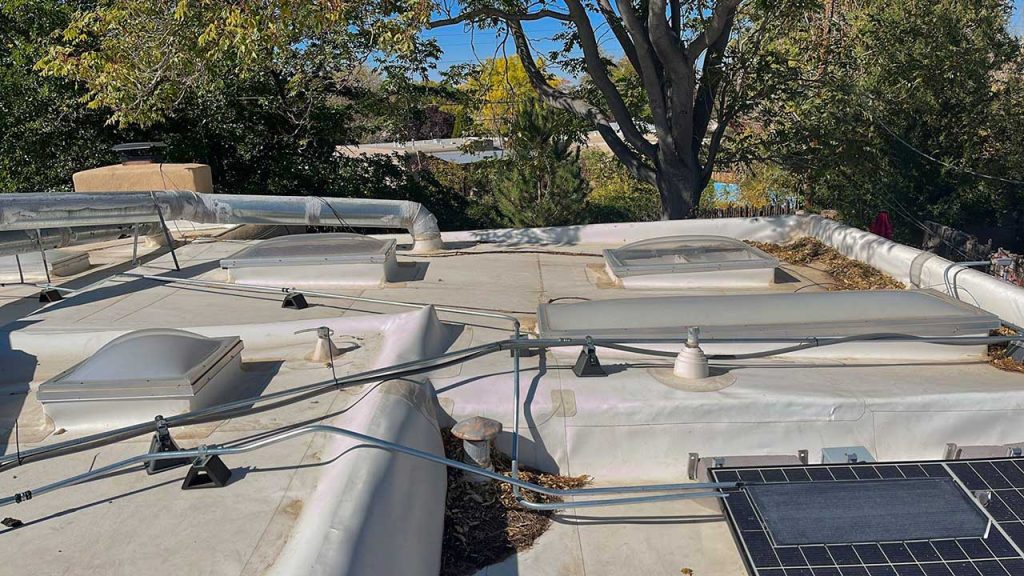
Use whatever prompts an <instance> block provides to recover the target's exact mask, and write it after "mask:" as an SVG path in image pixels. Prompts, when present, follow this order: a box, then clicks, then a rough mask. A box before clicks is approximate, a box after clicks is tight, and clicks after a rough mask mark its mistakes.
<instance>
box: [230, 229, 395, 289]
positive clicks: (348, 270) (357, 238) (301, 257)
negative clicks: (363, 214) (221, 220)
mask: <svg viewBox="0 0 1024 576" xmlns="http://www.w3.org/2000/svg"><path fill="white" fill-rule="evenodd" d="M220 266H221V268H224V269H226V270H227V271H228V277H229V279H230V280H231V281H232V282H235V283H237V284H250V285H273V286H288V287H292V288H305V289H310V290H314V289H330V288H372V287H378V286H381V285H383V284H384V283H386V282H388V281H389V280H390V279H391V277H392V276H393V275H394V271H395V269H396V268H397V261H396V259H395V241H394V240H391V239H389V240H380V239H378V238H372V237H370V236H363V235H361V234H344V233H342V234H297V235H293V236H281V237H279V238H273V239H270V240H263V241H261V242H258V243H256V244H253V245H251V246H249V247H247V248H244V249H242V250H241V251H239V252H237V253H236V254H234V255H232V256H230V257H228V258H225V259H223V260H221V261H220Z"/></svg>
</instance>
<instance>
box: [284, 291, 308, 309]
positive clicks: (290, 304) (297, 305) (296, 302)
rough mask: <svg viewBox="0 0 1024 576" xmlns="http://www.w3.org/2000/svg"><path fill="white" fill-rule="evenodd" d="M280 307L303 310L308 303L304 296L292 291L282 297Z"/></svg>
mask: <svg viewBox="0 0 1024 576" xmlns="http://www.w3.org/2000/svg"><path fill="white" fill-rule="evenodd" d="M281 308H291V309H293V310H305V309H306V308H309V303H308V302H306V297H305V296H303V295H302V294H301V293H299V292H292V293H291V294H288V295H287V296H285V297H284V300H282V301H281Z"/></svg>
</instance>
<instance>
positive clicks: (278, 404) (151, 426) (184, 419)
mask: <svg viewBox="0 0 1024 576" xmlns="http://www.w3.org/2000/svg"><path fill="white" fill-rule="evenodd" d="M871 340H876V341H877V340H890V341H897V342H901V341H910V342H931V343H940V344H948V345H979V344H995V343H1005V342H1010V341H1024V336H979V337H929V336H909V335H904V334H893V333H878V334H864V335H854V336H846V337H842V338H830V339H826V338H808V339H804V341H803V342H802V343H799V344H796V345H793V346H786V347H782V348H775V349H772V350H764V351H759V352H750V353H745V354H711V355H708V359H709V360H744V359H752V358H766V357H770V356H776V355H780V354H786V353H789V352H795V351H799V350H804V349H807V348H815V347H824V346H831V345H835V344H842V343H847V342H855V341H871ZM622 341H639V342H658V343H682V342H684V341H685V339H680V338H675V339H669V338H663V339H656V338H652V339H616V340H602V339H582V338H579V339H572V338H562V339H554V340H519V339H511V340H499V341H494V342H490V343H487V344H482V345H479V346H474V347H472V348H465V349H462V350H457V351H453V352H446V353H444V354H440V355H437V356H433V357H431V358H426V359H422V360H415V361H411V362H405V363H401V364H397V365H394V366H388V367H385V368H379V369H375V370H370V371H367V372H361V373H358V374H353V375H350V376H346V377H342V378H338V379H337V382H335V381H334V380H325V381H322V382H315V383H312V384H307V385H305V386H299V387H296V388H290V389H288V390H282V391H279V392H274V393H271V394H267V395H265V396H258V397H252V398H245V399H242V400H237V401H234V402H229V403H226V404H220V405H217V406H211V407H209V408H205V409H203V410H197V411H193V412H186V413H184V414H179V415H176V416H170V417H168V418H166V419H165V423H166V425H167V427H168V428H175V427H180V426H189V425H195V424H204V423H208V422H213V421H217V420H225V419H229V418H236V417H241V416H249V415H253V414H259V413H262V412H268V411H271V410H275V409H277V408H282V407H285V406H289V405H291V404H295V403H298V402H302V401H304V400H308V399H311V398H315V397H317V396H320V395H322V394H326V393H328V392H331V391H335V390H338V389H340V388H341V387H343V386H347V385H348V386H355V385H359V384H366V383H370V382H376V381H379V380H392V379H396V378H404V377H407V376H415V375H418V374H423V373H426V372H432V371H434V370H438V369H441V368H445V367H448V366H453V365H456V364H461V363H464V362H468V361H470V360H474V359H476V358H481V357H484V356H487V355H490V354H493V353H495V352H500V351H503V350H523V349H541V348H561V347H573V346H583V345H586V344H587V343H588V342H591V343H593V344H594V345H596V346H600V347H603V348H611V349H615V350H620V351H624V352H632V353H638V354H644V355H650V356H661V357H675V356H676V353H675V352H670V351H665V350H652V349H646V348H638V347H633V346H627V345H624V344H620V343H619V342H622ZM737 341H739V342H746V343H752V342H765V343H767V342H772V341H773V340H770V339H767V340H757V339H732V340H731V342H737ZM774 341H775V342H777V341H778V340H774ZM703 342H704V343H706V344H707V343H725V342H730V340H725V341H723V340H717V341H716V340H714V339H710V340H704V341H703ZM270 400H275V401H274V402H270V403H267V404H263V405H260V406H254V405H255V404H262V403H264V402H267V401H270ZM155 431H156V422H141V423H138V424H133V425H130V426H126V427H123V428H118V429H115V430H110V431H105V432H100V433H97V434H92V435H90V436H84V437H82V438H78V439H75V440H68V441H66V442H61V443H58V444H52V445H48V446H42V447H39V448H35V449H33V450H28V451H24V452H21V453H20V455H19V456H17V457H15V456H10V455H8V456H2V457H0V472H4V471H6V470H8V469H11V468H15V467H17V466H21V465H23V464H26V463H30V462H36V461H42V460H48V459H51V458H56V457H59V456H64V455H68V454H74V453H78V452H83V451H86V450H91V449H94V448H100V447H103V446H107V445H110V444H114V443H117V442H121V441H124V440H129V439H132V438H136V437H139V436H142V435H144V434H147V433H151V432H155Z"/></svg>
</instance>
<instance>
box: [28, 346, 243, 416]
mask: <svg viewBox="0 0 1024 576" xmlns="http://www.w3.org/2000/svg"><path fill="white" fill-rule="evenodd" d="M242 347H243V345H242V341H241V340H240V339H239V338H238V337H237V336H230V337H223V338H207V337H205V336H200V335H199V334H194V333H192V332H186V331H184V330H173V329H162V328H154V329H147V330H138V331H135V332H129V333H127V334H124V335H121V336H119V337H117V338H115V339H114V340H111V341H110V342H108V343H107V344H105V345H104V346H103V347H102V348H100V349H99V350H97V351H96V352H95V353H94V354H93V355H92V356H90V357H89V358H87V359H85V360H83V361H82V362H79V363H78V364H77V365H75V366H73V367H72V368H70V369H68V370H66V371H64V372H62V373H61V374H59V375H57V376H56V377H54V378H52V379H50V380H49V381H47V382H44V383H42V384H40V385H39V391H38V398H39V401H40V402H41V403H42V404H43V406H44V408H45V410H46V412H47V414H48V415H49V416H50V418H51V419H53V420H54V422H55V424H57V425H58V426H62V427H64V428H69V429H71V428H78V427H90V428H93V427H99V428H102V427H110V426H114V425H118V424H123V423H126V422H128V423H132V422H140V421H143V420H147V419H152V418H153V417H154V416H155V415H157V414H162V415H165V416H167V415H170V414H178V413H182V412H185V411H188V410H195V409H198V408H202V407H205V406H209V405H212V404H214V403H217V401H219V400H220V399H222V398H224V397H226V396H229V395H230V394H231V390H230V389H231V388H232V387H233V386H234V385H235V384H237V383H238V382H240V381H241V351H242Z"/></svg>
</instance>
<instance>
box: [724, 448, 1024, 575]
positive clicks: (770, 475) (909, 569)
mask: <svg viewBox="0 0 1024 576" xmlns="http://www.w3.org/2000/svg"><path fill="white" fill-rule="evenodd" d="M709 472H710V473H711V477H712V479H713V480H714V481H717V482H737V481H739V482H746V484H744V485H741V486H740V487H738V488H730V489H725V490H723V492H726V493H728V495H729V497H728V498H725V499H724V500H723V502H724V506H725V511H726V516H727V518H728V521H729V524H730V527H731V529H732V531H733V534H734V535H735V537H736V540H737V542H738V544H739V546H740V549H741V552H742V553H743V555H744V560H745V562H746V564H747V568H748V570H749V572H750V573H751V574H752V575H754V576H1024V554H1022V553H1021V551H1022V549H1024V459H1021V458H1002V459H984V460H959V461H950V462H884V463H865V464H823V465H814V466H771V467H749V468H714V469H711V470H709ZM928 479H931V480H932V481H933V483H931V484H927V483H926V484H924V486H928V487H929V488H930V489H931V490H932V491H931V495H930V496H927V497H926V498H927V500H928V502H929V504H927V505H928V506H930V507H931V511H932V512H934V510H935V507H936V506H938V507H939V508H941V507H942V506H941V505H940V504H943V503H938V504H936V501H937V500H938V499H940V498H946V499H947V500H946V501H945V503H944V504H943V505H946V506H949V505H951V504H952V500H950V499H949V496H950V495H949V494H946V492H947V490H946V489H945V488H949V487H950V486H951V483H952V482H956V484H955V488H956V490H959V491H960V492H959V493H958V494H954V495H953V496H955V497H960V498H961V499H964V498H966V499H969V501H968V504H970V505H972V506H974V507H975V509H974V510H973V511H972V512H971V513H972V514H976V513H979V512H980V513H981V514H983V515H984V518H985V519H986V520H991V523H988V525H987V526H986V529H985V530H983V531H982V532H981V534H980V535H977V536H976V535H972V534H974V533H976V530H977V526H974V525H969V524H971V521H969V520H966V521H964V522H963V523H960V524H962V525H959V524H958V523H957V522H953V525H954V527H955V530H962V532H959V533H957V534H956V535H955V537H951V536H954V535H953V534H951V533H948V529H949V526H948V525H947V526H945V527H942V530H946V531H947V532H945V533H944V535H945V536H946V537H939V538H934V537H933V538H930V539H926V538H923V537H921V534H922V533H921V532H920V529H921V526H916V527H915V526H912V525H913V523H914V521H915V519H914V517H913V515H914V513H913V510H911V509H912V508H914V507H918V508H920V507H922V506H924V505H925V504H924V503H923V502H924V500H918V501H916V502H915V501H914V499H913V497H911V496H908V494H910V493H911V492H912V491H911V490H907V489H906V488H907V487H909V486H911V485H916V486H921V485H922V484H921V481H922V480H928ZM898 482H907V485H905V486H898V485H897V483H898ZM783 483H785V484H802V485H803V486H795V487H793V488H792V489H791V490H786V489H784V490H777V489H771V488H767V489H766V487H768V486H771V485H773V484H783ZM815 483H831V484H833V485H834V486H828V487H825V488H827V489H824V490H815V489H812V488H813V486H811V485H812V484H815ZM851 484H861V485H862V486H866V487H867V488H865V489H867V490H871V489H879V487H882V488H881V489H883V490H892V492H891V493H892V494H893V495H894V498H893V499H891V501H892V506H893V507H894V508H900V507H903V508H904V509H908V510H910V511H909V512H908V515H907V517H906V518H905V520H906V521H907V522H909V523H910V524H909V525H911V527H910V528H908V532H906V533H902V535H901V536H899V537H897V536H896V535H895V534H893V533H892V530H889V529H888V528H889V527H882V528H885V529H881V530H876V529H871V530H867V529H858V528H854V529H846V530H845V532H846V535H843V536H842V537H841V539H842V540H844V541H843V542H837V541H836V540H837V537H836V535H837V534H843V533H844V528H846V527H844V526H838V527H837V526H835V525H829V524H828V523H829V522H839V523H846V524H848V525H849V524H850V523H851V519H850V518H847V517H844V514H846V516H848V515H849V514H848V511H849V510H851V509H852V510H857V509H858V506H860V505H861V503H859V502H858V501H856V499H857V498H856V494H855V493H847V487H848V486H849V485H851ZM901 488H903V489H904V490H902V491H901V490H900V489H901ZM759 491H760V492H761V494H758V492H759ZM978 491H985V492H987V493H990V495H991V497H990V500H989V501H988V503H987V504H986V505H984V506H983V507H982V505H981V504H978V503H976V502H977V499H976V498H975V493H976V492H978ZM764 493H769V494H771V495H772V496H778V495H779V494H787V493H790V494H791V495H801V494H803V493H806V494H811V495H814V496H815V497H817V496H820V495H822V494H846V496H847V497H846V498H843V499H840V500H837V501H835V502H834V506H835V510H837V511H838V512H843V513H837V514H835V515H829V514H827V513H825V514H820V515H818V516H817V517H816V518H813V519H812V521H813V522H821V523H822V526H821V530H820V532H821V535H822V536H821V537H820V539H819V540H820V541H818V542H813V541H812V540H813V539H814V538H813V537H807V536H806V533H805V532H806V526H804V527H801V530H803V531H804V532H802V534H803V536H801V538H800V539H799V542H800V543H799V544H782V542H783V541H790V542H792V541H793V540H792V537H793V532H792V530H790V529H789V527H788V526H787V527H784V526H782V525H780V522H795V521H797V520H794V518H795V517H794V515H793V514H792V513H791V512H792V510H790V513H789V514H784V513H780V512H779V510H780V508H779V507H778V504H779V501H778V500H776V501H773V502H772V503H771V504H768V505H766V504H765V502H766V499H765V497H764ZM850 494H853V498H854V501H849V496H850ZM899 494H902V496H898V497H896V496H895V495H899ZM794 502H795V501H794ZM822 502H826V501H822ZM761 506H763V507H764V509H762V507H761ZM773 506H774V508H773ZM908 506H909V507H910V508H908ZM949 510H950V511H949V512H948V513H950V514H956V513H965V512H966V511H965V510H963V509H961V508H959V507H958V506H956V505H953V506H952V508H949ZM864 513H865V515H866V516H871V515H872V514H875V515H876V516H875V517H876V518H885V515H884V514H881V515H878V513H879V511H878V510H877V509H875V510H865V512H864ZM766 515H768V517H767V518H766ZM921 517H922V518H927V517H928V516H927V514H924V515H922V516H921ZM932 517H933V518H934V516H932ZM965 518H970V515H968V516H965ZM885 521H889V520H885ZM932 528H933V529H939V527H932ZM915 530H917V532H916V534H917V537H912V536H908V534H910V533H913V532H914V531H915ZM870 533H874V534H875V535H878V534H886V536H885V539H884V540H882V539H876V540H875V541H871V535H870ZM858 535H859V537H858ZM896 538H901V539H896ZM787 539H788V540H787Z"/></svg>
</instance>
